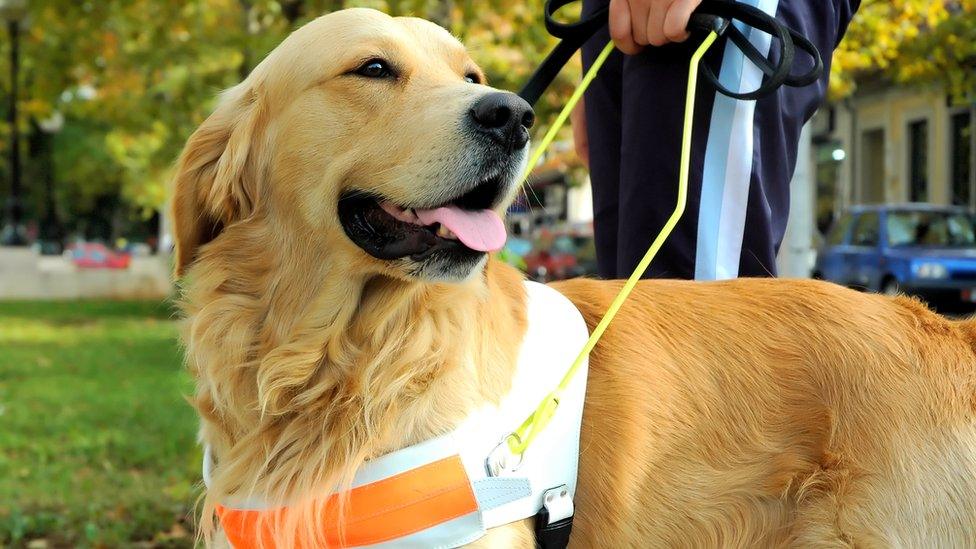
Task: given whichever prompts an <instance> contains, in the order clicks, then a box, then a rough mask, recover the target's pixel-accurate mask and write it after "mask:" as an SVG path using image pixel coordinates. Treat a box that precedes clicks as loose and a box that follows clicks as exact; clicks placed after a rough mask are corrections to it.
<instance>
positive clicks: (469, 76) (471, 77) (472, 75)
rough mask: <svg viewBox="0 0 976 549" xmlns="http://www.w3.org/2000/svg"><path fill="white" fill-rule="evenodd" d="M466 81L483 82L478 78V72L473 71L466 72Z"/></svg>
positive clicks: (469, 82)
mask: <svg viewBox="0 0 976 549" xmlns="http://www.w3.org/2000/svg"><path fill="white" fill-rule="evenodd" d="M464 81H465V82H467V83H468V84H480V83H481V79H480V78H478V75H477V73H473V72H469V73H468V74H465V75H464Z"/></svg>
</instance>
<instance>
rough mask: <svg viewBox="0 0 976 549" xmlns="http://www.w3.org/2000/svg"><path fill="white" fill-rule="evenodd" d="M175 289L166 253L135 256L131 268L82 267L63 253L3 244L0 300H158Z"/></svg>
mask: <svg viewBox="0 0 976 549" xmlns="http://www.w3.org/2000/svg"><path fill="white" fill-rule="evenodd" d="M171 289H172V283H171V281H170V276H169V260H168V258H167V257H165V256H162V257H160V256H153V257H136V258H133V259H132V263H131V265H130V266H129V268H128V269H124V270H115V269H79V268H77V267H75V265H74V264H73V263H71V262H70V261H68V260H67V259H65V258H63V257H60V256H53V257H52V256H41V255H38V254H37V253H35V252H34V251H32V250H30V249H25V248H6V247H0V299H86V298H113V299H134V298H141V299H158V298H162V297H165V296H167V295H168V294H169V293H170V291H171Z"/></svg>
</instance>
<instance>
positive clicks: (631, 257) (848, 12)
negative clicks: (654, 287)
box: [583, 0, 860, 280]
mask: <svg viewBox="0 0 976 549" xmlns="http://www.w3.org/2000/svg"><path fill="white" fill-rule="evenodd" d="M741 1H743V2H745V3H747V4H751V5H753V6H757V7H759V8H760V9H762V10H764V11H766V12H767V13H775V14H776V16H777V18H779V20H780V21H782V22H783V23H785V24H786V25H788V26H790V27H791V28H793V29H794V30H796V31H798V32H799V33H801V34H804V35H806V36H807V37H808V38H809V39H810V40H811V41H812V42H813V43H814V44H815V45H816V46H817V48H818V49H819V50H820V51H821V52H822V55H823V58H824V64H825V71H824V76H823V77H822V78H821V79H820V80H819V81H818V82H816V83H814V84H813V85H810V86H807V87H805V88H790V87H783V88H780V89H779V90H778V91H777V92H776V93H774V94H772V95H770V96H767V97H765V98H762V99H760V100H758V101H739V100H734V99H730V98H728V97H725V96H722V95H716V93H715V92H714V90H713V89H712V88H711V86H709V85H708V83H707V82H706V81H704V80H702V79H699V86H698V92H697V101H696V105H695V116H694V130H693V131H694V134H693V146H692V155H691V176H690V181H689V192H688V206H687V210H686V211H685V215H684V217H683V218H682V219H681V221H680V222H679V223H678V226H677V227H676V228H675V231H674V233H672V235H671V237H670V238H669V239H668V240H667V242H666V243H665V245H664V247H663V248H662V249H661V251H660V252H659V253H658V256H657V257H656V258H655V259H654V261H653V262H652V264H651V267H650V269H649V270H648V272H647V274H646V275H645V277H646V278H687V279H691V278H695V279H699V280H713V279H725V278H735V277H739V276H775V274H776V263H775V258H776V253H777V251H778V249H779V245H780V242H781V241H782V239H783V234H784V232H785V231H786V220H787V216H788V215H789V204H790V200H789V193H790V189H789V184H790V179H791V177H792V174H793V169H794V168H795V166H796V156H797V143H798V141H799V138H800V130H801V128H802V127H803V124H804V123H805V122H806V121H807V120H809V118H810V117H811V116H813V114H814V112H815V111H816V110H817V108H818V107H819V106H820V104H821V103H822V102H823V100H824V96H825V93H826V89H827V78H828V76H829V74H830V57H831V54H832V52H833V50H834V48H835V47H836V46H837V43H838V42H839V41H840V39H841V37H842V36H843V34H844V31H845V30H846V28H847V24H848V23H849V22H850V19H851V17H852V15H853V13H854V12H855V11H856V9H857V7H858V5H859V3H860V0H741ZM607 2H608V0H584V3H583V4H584V13H586V12H591V11H592V10H593V9H594V7H595V6H599V5H602V4H606V3H607ZM743 31H744V32H746V34H747V36H749V38H750V41H752V43H753V44H754V45H755V46H756V47H757V49H759V51H761V52H766V51H769V52H770V55H771V56H772V57H773V59H776V56H777V53H778V51H777V49H776V47H775V46H771V45H770V38H769V36H768V35H766V34H764V33H761V32H758V31H754V32H750V31H751V29H749V28H745V29H743ZM608 41H609V37H608V35H607V33H605V32H604V33H602V34H600V35H598V36H596V37H594V38H593V39H592V40H591V41H589V42H588V43H587V44H586V46H585V47H584V48H583V63H584V66H585V67H589V65H590V64H591V63H592V62H593V60H594V59H595V58H596V56H597V54H598V53H599V52H600V50H601V49H602V48H603V46H604V45H605V44H606V43H607V42H608ZM697 45H698V44H697V39H695V38H692V39H690V40H688V41H687V42H685V43H683V44H671V45H668V46H665V47H660V48H654V47H648V48H645V49H644V51H643V52H641V53H640V54H638V55H635V56H625V55H623V54H622V53H620V52H619V51H615V52H614V53H613V54H611V56H610V58H609V59H608V60H607V63H606V65H604V67H603V68H602V69H601V71H600V73H599V76H598V77H597V78H596V80H595V81H594V82H593V84H592V86H591V87H590V89H588V90H587V92H586V96H585V101H586V118H587V128H588V130H587V135H588V138H589V146H590V175H591V178H592V184H593V206H594V232H595V238H596V247H597V262H598V266H599V274H600V276H601V277H603V278H625V277H627V276H629V275H630V274H631V272H632V271H633V270H634V268H635V267H636V265H637V263H638V261H640V259H641V258H642V257H643V256H644V253H645V252H646V251H647V248H648V246H649V245H650V243H651V240H652V239H653V238H654V237H655V236H656V235H657V233H658V232H659V231H660V230H661V228H662V227H663V225H664V223H665V221H667V219H668V218H669V217H670V216H671V213H672V211H673V210H674V206H675V202H676V200H677V181H678V167H679V166H678V160H679V155H680V151H681V128H682V122H683V118H684V101H685V88H686V86H687V80H688V62H689V60H690V57H691V53H692V52H693V51H694V50H695V49H696V48H697ZM704 62H705V63H708V64H709V66H710V67H712V69H713V72H714V73H715V74H716V75H718V77H719V80H720V81H721V82H722V83H723V84H724V85H725V87H727V88H729V89H731V90H738V91H743V92H744V91H752V90H754V89H756V88H757V87H758V86H759V82H760V80H759V78H760V77H761V74H762V73H761V72H759V69H758V68H756V67H755V66H754V65H753V64H752V63H751V62H749V61H748V60H747V59H744V57H743V55H742V53H741V51H739V50H738V48H736V47H735V46H734V45H733V46H728V47H718V46H713V48H712V51H710V52H709V54H708V55H706V57H705V60H704ZM795 63H796V64H795V67H796V68H795V69H794V71H793V72H794V73H799V72H801V71H802V70H804V69H806V68H808V67H810V64H809V63H810V61H809V59H808V58H807V57H806V56H805V54H801V53H798V54H797V60H796V61H795Z"/></svg>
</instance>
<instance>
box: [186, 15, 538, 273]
mask: <svg viewBox="0 0 976 549" xmlns="http://www.w3.org/2000/svg"><path fill="white" fill-rule="evenodd" d="M532 120H533V114H532V109H531V107H530V106H529V105H528V104H527V103H525V102H524V101H523V100H522V99H520V98H519V97H517V96H516V95H514V94H512V93H507V92H500V91H498V90H495V89H492V88H490V87H488V86H486V85H485V83H484V75H483V73H482V72H481V70H480V69H479V68H478V66H477V65H475V63H474V62H473V61H472V60H471V58H470V57H469V56H468V54H467V53H466V51H465V49H464V47H463V46H462V45H461V44H460V43H459V42H458V41H457V40H456V39H455V38H453V37H452V36H451V35H450V34H449V33H448V32H447V31H445V30H444V29H442V28H440V27H438V26H436V25H434V24H432V23H429V22H427V21H423V20H420V19H413V18H392V17H389V16H387V15H384V14H382V13H380V12H377V11H373V10H367V9H352V10H345V11H341V12H336V13H333V14H330V15H326V16H324V17H321V18H319V19H317V20H315V21H313V22H311V23H309V24H308V25H305V26H304V27H302V28H301V29H299V30H297V31H296V32H295V33H293V34H292V35H291V36H290V37H288V38H287V39H286V40H285V41H284V42H283V43H282V44H281V45H280V46H278V47H277V48H276V49H275V50H274V51H273V52H271V54H269V55H268V57H267V58H266V59H265V60H264V61H263V62H262V63H261V64H260V65H258V66H257V67H256V68H255V69H254V71H253V72H252V73H251V75H250V76H248V78H247V79H246V80H245V81H244V82H242V83H241V84H239V85H238V86H236V87H234V88H232V89H230V90H229V91H228V92H226V93H225V95H224V96H223V97H222V99H221V101H220V104H219V105H218V107H217V108H216V110H215V112H214V113H213V114H212V115H211V116H210V117H209V118H208V119H207V120H206V121H205V122H204V123H203V124H202V125H201V127H200V128H199V129H198V130H197V131H196V132H195V133H194V134H193V135H192V136H191V137H190V139H189V141H188V143H187V145H186V148H185V150H184V152H183V155H182V157H181V159H180V162H179V165H178V167H177V176H176V183H175V191H174V204H173V213H174V225H175V233H176V272H177V275H180V274H182V273H183V272H184V271H185V269H186V268H187V267H188V266H189V264H190V263H191V262H192V261H193V260H194V258H196V257H198V256H200V255H201V254H202V253H201V247H202V246H204V245H205V244H207V243H209V242H211V241H214V240H217V239H220V238H221V234H222V232H223V231H224V230H225V229H227V228H228V227H229V226H231V225H233V224H235V223H239V222H242V221H245V220H255V219H260V220H261V221H262V222H264V223H265V224H267V225H268V227H269V230H272V231H284V232H286V233H289V232H290V233H291V234H287V235H286V236H289V237H294V238H295V239H299V240H301V239H306V240H307V239H314V240H316V241H318V242H328V243H329V246H330V248H329V250H330V253H332V252H333V251H334V252H336V253H339V254H342V255H340V259H339V260H345V261H349V262H355V263H357V264H360V265H363V266H364V268H365V269H367V270H369V271H371V272H375V273H379V274H386V275H389V276H395V277H399V278H409V279H414V280H417V279H419V280H429V281H444V280H447V281H458V280H463V279H465V278H467V277H469V276H470V275H471V274H472V273H473V272H476V271H477V270H479V269H480V267H481V266H482V265H483V264H484V259H485V257H486V253H487V252H490V251H492V250H495V249H497V248H499V247H500V246H501V244H502V243H503V242H504V227H503V225H502V223H501V220H500V217H499V215H500V214H502V213H503V211H504V209H505V208H506V206H507V205H508V203H509V202H510V201H511V199H512V197H513V196H514V191H515V189H516V186H517V184H518V183H519V181H518V178H519V176H520V174H521V172H522V170H523V168H524V165H525V159H526V156H527V154H526V153H527V148H528V128H529V127H530V126H531V125H532ZM237 245H239V246H247V245H248V243H247V242H240V243H237ZM204 253H205V252H204Z"/></svg>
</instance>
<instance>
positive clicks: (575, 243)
mask: <svg viewBox="0 0 976 549" xmlns="http://www.w3.org/2000/svg"><path fill="white" fill-rule="evenodd" d="M523 259H524V261H525V272H526V273H528V275H529V276H530V277H531V278H532V279H533V280H536V281H539V282H548V281H551V280H564V279H566V278H573V277H577V276H586V275H592V274H594V273H595V272H596V252H595V249H594V246H593V237H592V236H590V235H586V234H578V233H550V232H548V231H543V233H542V234H541V235H540V236H539V238H538V240H537V241H536V243H535V245H534V246H533V247H532V251H531V252H529V253H528V254H526V255H525V257H524V258H523Z"/></svg>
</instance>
